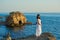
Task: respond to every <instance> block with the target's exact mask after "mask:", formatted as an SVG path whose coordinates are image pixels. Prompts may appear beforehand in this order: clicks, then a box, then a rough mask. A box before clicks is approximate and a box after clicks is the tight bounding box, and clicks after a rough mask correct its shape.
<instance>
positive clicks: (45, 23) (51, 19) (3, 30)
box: [0, 13, 60, 40]
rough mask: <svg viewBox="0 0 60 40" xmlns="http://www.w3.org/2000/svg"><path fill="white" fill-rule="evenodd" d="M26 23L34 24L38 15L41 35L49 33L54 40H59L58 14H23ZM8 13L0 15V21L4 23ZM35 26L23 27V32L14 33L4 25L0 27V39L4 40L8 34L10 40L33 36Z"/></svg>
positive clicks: (59, 23) (59, 17) (59, 22)
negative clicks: (11, 39) (40, 23)
mask: <svg viewBox="0 0 60 40" xmlns="http://www.w3.org/2000/svg"><path fill="white" fill-rule="evenodd" d="M23 14H24V15H25V16H26V18H27V20H28V22H32V23H33V24H35V23H36V16H37V14H40V18H41V21H42V33H44V32H49V33H52V35H54V36H55V37H56V40H60V13H23ZM8 15H9V13H0V16H2V17H3V18H0V21H6V16H8ZM36 27H37V26H36V25H25V26H24V29H23V30H18V29H17V28H16V29H17V31H14V30H13V29H9V28H7V27H6V26H5V25H0V39H3V38H5V36H6V35H7V34H8V33H10V36H11V37H12V38H22V37H28V36H30V35H35V33H36Z"/></svg>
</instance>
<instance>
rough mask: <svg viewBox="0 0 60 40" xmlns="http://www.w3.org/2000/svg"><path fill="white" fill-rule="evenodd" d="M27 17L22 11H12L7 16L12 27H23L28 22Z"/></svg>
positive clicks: (7, 21) (7, 20)
mask: <svg viewBox="0 0 60 40" xmlns="http://www.w3.org/2000/svg"><path fill="white" fill-rule="evenodd" d="M26 21H27V20H26V17H25V16H24V15H23V13H20V12H18V11H17V12H10V14H9V16H8V17H7V18H6V25H7V26H10V27H18V26H19V27H21V26H22V25H24V23H26Z"/></svg>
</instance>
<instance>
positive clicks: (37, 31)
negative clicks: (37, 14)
mask: <svg viewBox="0 0 60 40" xmlns="http://www.w3.org/2000/svg"><path fill="white" fill-rule="evenodd" d="M38 23H39V24H38ZM41 33H42V29H41V20H40V19H37V28H36V36H40V35H41Z"/></svg>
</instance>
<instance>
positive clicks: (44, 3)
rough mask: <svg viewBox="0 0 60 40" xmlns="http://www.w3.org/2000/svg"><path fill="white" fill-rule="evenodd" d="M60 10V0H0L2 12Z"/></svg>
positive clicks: (0, 10)
mask: <svg viewBox="0 0 60 40" xmlns="http://www.w3.org/2000/svg"><path fill="white" fill-rule="evenodd" d="M11 11H20V12H60V0H0V12H11Z"/></svg>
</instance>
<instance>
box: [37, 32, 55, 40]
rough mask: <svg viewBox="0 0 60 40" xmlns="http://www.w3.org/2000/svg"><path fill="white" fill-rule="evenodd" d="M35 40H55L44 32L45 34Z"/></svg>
mask: <svg viewBox="0 0 60 40" xmlns="http://www.w3.org/2000/svg"><path fill="white" fill-rule="evenodd" d="M37 40H56V38H55V36H54V35H52V34H51V33H48V32H46V33H42V34H41V36H40V37H39V38H38V39H37Z"/></svg>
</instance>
